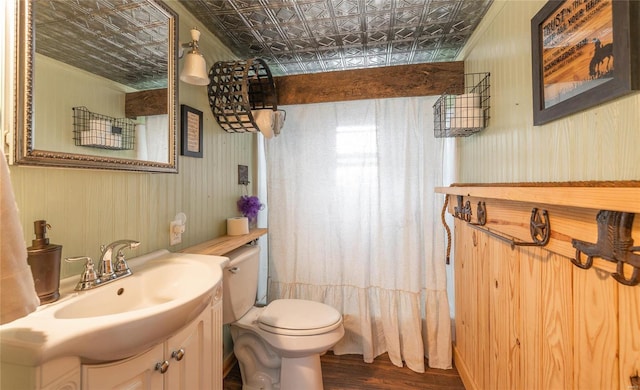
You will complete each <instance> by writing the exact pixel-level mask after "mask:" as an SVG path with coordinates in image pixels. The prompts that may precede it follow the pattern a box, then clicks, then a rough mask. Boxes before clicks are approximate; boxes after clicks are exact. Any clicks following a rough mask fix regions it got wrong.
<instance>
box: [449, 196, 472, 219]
mask: <svg viewBox="0 0 640 390" xmlns="http://www.w3.org/2000/svg"><path fill="white" fill-rule="evenodd" d="M457 198H458V205H457V206H455V207H454V208H453V216H454V217H456V218H458V219H461V220H463V221H465V222H471V202H470V201H467V202H466V203H465V204H464V206H463V205H462V202H463V201H464V198H463V196H462V195H458V196H457Z"/></svg>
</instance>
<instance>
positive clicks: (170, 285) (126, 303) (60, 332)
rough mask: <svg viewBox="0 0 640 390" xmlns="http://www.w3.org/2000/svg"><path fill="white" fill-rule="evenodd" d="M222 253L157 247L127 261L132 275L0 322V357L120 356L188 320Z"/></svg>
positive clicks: (67, 289) (67, 286)
mask: <svg viewBox="0 0 640 390" xmlns="http://www.w3.org/2000/svg"><path fill="white" fill-rule="evenodd" d="M226 261H228V259H227V258H225V257H218V256H205V255H192V254H181V253H170V252H168V251H164V250H163V251H157V252H154V253H152V254H149V255H145V256H141V257H139V258H135V259H131V260H129V261H128V263H129V266H130V267H131V269H132V271H133V275H131V276H129V277H126V278H123V279H121V280H117V281H114V282H112V283H110V284H107V285H104V286H101V287H98V288H95V289H93V290H89V291H83V292H75V291H73V288H74V286H75V283H76V282H77V281H78V278H79V277H77V276H76V277H72V278H68V279H65V280H63V281H62V282H61V299H60V300H59V301H57V302H54V303H51V304H48V305H44V306H41V307H40V308H39V309H38V310H36V311H35V312H34V313H32V314H30V315H28V316H26V317H24V318H21V319H18V320H16V321H13V322H11V323H9V324H5V325H3V326H1V327H0V356H1V357H2V360H3V361H6V360H7V359H10V360H11V362H12V363H15V364H22V365H29V366H35V365H39V364H42V363H44V362H46V361H49V360H52V359H55V358H58V357H63V356H77V357H79V358H80V359H81V360H82V361H83V362H104V361H112V360H119V359H124V358H127V357H129V356H133V355H135V354H138V353H140V352H143V351H145V350H146V349H148V348H150V347H151V346H153V345H155V344H157V343H158V342H160V341H161V340H163V339H164V338H166V337H167V335H169V334H171V333H173V332H175V331H176V330H178V329H180V328H181V327H183V326H185V325H186V324H188V323H189V322H190V321H191V320H193V319H194V318H196V317H197V316H198V315H199V314H200V313H201V312H202V311H203V310H204V309H205V308H206V307H207V306H208V305H209V303H210V302H211V298H212V294H213V287H214V286H215V285H216V284H217V283H218V282H219V281H220V280H221V279H222V270H221V265H224V264H225V262H226Z"/></svg>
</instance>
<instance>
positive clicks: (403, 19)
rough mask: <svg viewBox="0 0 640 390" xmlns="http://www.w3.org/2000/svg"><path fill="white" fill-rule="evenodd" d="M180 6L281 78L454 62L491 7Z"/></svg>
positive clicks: (269, 0) (408, 0)
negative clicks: (266, 64) (314, 73)
mask: <svg viewBox="0 0 640 390" xmlns="http://www.w3.org/2000/svg"><path fill="white" fill-rule="evenodd" d="M122 1H125V0H122ZM178 1H180V2H181V3H182V4H183V5H184V6H185V7H186V8H187V9H188V10H189V11H190V12H191V13H192V14H193V15H194V16H195V17H196V18H197V19H198V20H199V21H200V22H201V23H202V24H203V26H202V28H208V29H209V30H211V31H212V32H213V33H214V34H216V35H217V36H218V37H219V38H220V40H221V41H222V42H223V43H225V44H226V45H227V46H229V48H231V49H232V50H233V51H234V53H235V54H236V55H237V56H238V57H240V58H242V57H249V56H255V55H260V56H261V57H262V58H264V59H265V61H267V63H269V64H270V65H272V66H273V69H272V72H273V73H274V74H276V75H279V74H296V73H313V72H321V71H333V70H341V69H352V68H359V67H369V66H383V65H400V64H409V63H424V62H440V61H453V60H455V59H456V56H457V55H458V53H459V52H460V50H461V49H462V47H463V46H464V45H465V44H466V42H467V40H468V39H469V37H470V36H471V34H472V32H473V30H474V29H475V28H476V27H477V26H478V24H479V23H480V21H481V19H482V17H483V16H484V15H485V13H486V11H487V10H488V8H489V7H490V6H491V3H492V1H493V0H295V1H294V0H178ZM259 48H262V49H259ZM285 53H295V55H294V54H290V55H287V56H284V54H285Z"/></svg>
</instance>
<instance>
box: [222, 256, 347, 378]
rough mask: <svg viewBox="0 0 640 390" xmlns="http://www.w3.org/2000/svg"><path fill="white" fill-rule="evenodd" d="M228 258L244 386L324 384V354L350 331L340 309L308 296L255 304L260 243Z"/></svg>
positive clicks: (227, 300)
mask: <svg viewBox="0 0 640 390" xmlns="http://www.w3.org/2000/svg"><path fill="white" fill-rule="evenodd" d="M227 257H229V259H230V263H229V265H228V266H227V267H226V268H225V272H224V279H223V286H224V294H223V308H224V312H223V319H224V323H225V324H230V329H231V337H232V338H233V342H234V348H233V351H234V354H235V356H236V358H237V359H238V362H239V364H240V372H241V375H242V383H243V386H242V388H243V390H254V389H255V390H258V389H264V390H268V389H280V390H300V389H304V390H316V389H318V390H319V389H322V388H323V385H322V368H321V365H320V354H322V353H324V352H326V351H327V350H329V349H330V348H331V347H332V346H334V345H335V344H336V343H337V342H338V341H340V339H341V338H342V337H343V336H344V326H343V324H342V316H341V315H340V313H339V312H338V311H337V310H336V309H334V308H333V307H331V306H329V305H325V304H323V303H320V302H314V301H308V300H302V299H278V300H274V301H273V302H271V303H269V304H268V305H267V306H264V307H255V306H253V305H254V303H255V294H256V290H257V281H258V278H257V276H258V267H259V248H258V247H256V246H252V247H244V248H241V249H238V250H236V251H234V252H231V253H229V254H228V255H227Z"/></svg>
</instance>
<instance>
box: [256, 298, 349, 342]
mask: <svg viewBox="0 0 640 390" xmlns="http://www.w3.org/2000/svg"><path fill="white" fill-rule="evenodd" d="M340 325H342V316H341V315H340V313H339V312H338V311H337V310H336V309H334V308H333V307H331V306H329V305H325V304H324V303H320V302H315V301H308V300H304V299H277V300H275V301H273V302H271V303H270V304H268V305H267V306H266V307H265V308H264V310H263V311H262V313H260V316H259V317H258V326H259V327H260V329H262V330H264V331H267V332H270V333H275V334H280V335H286V336H311V335H318V334H322V333H326V332H330V331H332V330H334V329H336V328H338V327H339V326H340Z"/></svg>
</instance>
